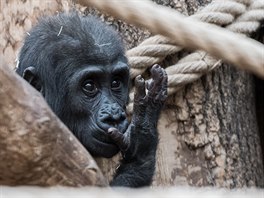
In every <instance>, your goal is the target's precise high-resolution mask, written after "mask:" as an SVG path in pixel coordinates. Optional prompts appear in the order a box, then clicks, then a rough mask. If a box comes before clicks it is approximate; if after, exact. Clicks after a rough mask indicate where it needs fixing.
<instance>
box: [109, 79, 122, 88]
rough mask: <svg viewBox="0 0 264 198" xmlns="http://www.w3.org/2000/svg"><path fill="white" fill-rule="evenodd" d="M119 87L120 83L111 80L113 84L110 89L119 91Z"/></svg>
mask: <svg viewBox="0 0 264 198" xmlns="http://www.w3.org/2000/svg"><path fill="white" fill-rule="evenodd" d="M120 86H121V82H120V81H119V80H113V82H112V84H111V88H112V89H119V88H120Z"/></svg>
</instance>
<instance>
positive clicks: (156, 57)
mask: <svg viewBox="0 0 264 198" xmlns="http://www.w3.org/2000/svg"><path fill="white" fill-rule="evenodd" d="M237 1H238V0H229V1H224V2H223V1H213V2H212V3H211V4H208V5H207V6H206V7H204V8H203V9H202V10H201V11H200V12H198V13H196V14H194V15H192V16H190V17H188V18H191V19H195V20H199V21H203V22H207V23H213V24H216V25H219V26H226V25H228V24H230V23H232V22H233V21H234V19H235V17H236V16H238V15H241V14H242V13H244V12H245V11H246V7H245V5H244V4H241V3H239V2H237ZM168 47H170V50H167V48H168ZM180 50H182V47H179V46H176V45H175V44H174V43H172V41H171V40H170V39H168V38H167V37H164V36H162V35H155V36H153V37H150V38H148V39H146V40H145V41H143V42H142V43H141V44H140V45H138V46H137V47H134V48H133V49H130V50H128V51H127V56H128V59H129V64H130V66H131V74H130V75H131V78H135V77H136V76H137V75H139V74H142V73H143V72H144V71H145V70H146V69H147V68H149V67H151V66H152V65H153V64H155V63H158V62H161V61H162V60H164V59H165V58H166V56H168V55H170V54H173V53H176V52H179V51H180ZM153 51H159V52H162V53H160V54H154V53H151V52H153Z"/></svg>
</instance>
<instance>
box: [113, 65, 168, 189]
mask: <svg viewBox="0 0 264 198" xmlns="http://www.w3.org/2000/svg"><path fill="white" fill-rule="evenodd" d="M151 73H152V80H151V81H150V83H149V84H148V86H147V89H148V92H147V94H146V92H145V81H144V79H143V78H142V77H141V76H138V77H137V78H136V80H135V89H136V90H135V102H134V114H133V118H132V122H131V124H130V126H129V127H128V129H127V131H126V132H125V134H122V133H120V132H119V131H118V130H117V129H115V128H110V129H109V130H108V134H109V135H110V137H111V138H112V139H113V140H114V142H115V143H116V144H117V145H118V146H119V148H120V150H121V152H122V155H123V159H122V161H121V165H120V167H119V168H118V170H117V172H116V175H115V176H114V179H113V181H112V182H111V186H125V187H142V186H148V185H150V184H151V182H152V178H153V175H154V172H155V162H156V150H157V144H158V133H157V122H158V118H159V115H160V112H161V109H162V106H163V104H164V101H165V99H166V98H167V74H166V73H165V71H164V69H162V68H161V67H160V66H158V65H155V66H153V67H152V69H151Z"/></svg>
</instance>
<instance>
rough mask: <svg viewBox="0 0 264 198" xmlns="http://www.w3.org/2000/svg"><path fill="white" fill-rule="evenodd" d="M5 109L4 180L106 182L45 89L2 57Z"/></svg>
mask: <svg viewBox="0 0 264 198" xmlns="http://www.w3.org/2000/svg"><path fill="white" fill-rule="evenodd" d="M0 112H1V113H0V170H1V171H0V185H39V186H53V185H66V186H85V185H95V186H106V185H107V182H106V180H105V178H104V177H103V175H102V173H101V171H100V169H99V168H98V166H97V164H96V162H95V161H94V160H93V158H92V157H91V155H90V154H89V153H88V152H87V151H86V150H85V148H84V147H83V146H82V145H81V144H80V143H79V141H78V140H77V139H76V138H75V137H74V135H73V134H72V133H71V132H70V131H69V130H68V129H67V127H66V126H65V125H64V124H63V123H62V122H61V121H60V120H59V119H58V118H57V117H56V116H55V115H54V113H53V112H52V111H51V110H50V108H49V107H48V105H47V103H46V102H45V101H44V99H43V98H42V96H41V95H40V93H38V92H37V91H35V90H34V89H33V88H32V87H31V86H30V85H29V84H28V83H27V82H26V81H24V80H23V79H22V78H20V77H19V76H18V75H16V74H15V72H14V71H11V70H10V69H8V67H4V66H3V65H2V63H1V65H0Z"/></svg>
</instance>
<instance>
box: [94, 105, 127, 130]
mask: <svg viewBox="0 0 264 198" xmlns="http://www.w3.org/2000/svg"><path fill="white" fill-rule="evenodd" d="M98 118H99V120H98V125H99V126H100V127H101V128H102V129H104V130H108V129H109V128H110V127H115V128H117V129H119V130H122V128H124V127H125V126H123V125H125V122H126V114H125V112H124V111H123V109H122V108H121V107H119V105H117V104H112V105H107V106H105V107H104V108H102V109H101V110H100V111H99V116H98Z"/></svg>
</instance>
